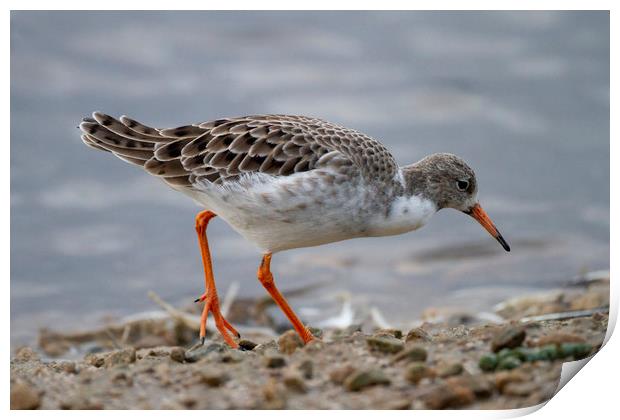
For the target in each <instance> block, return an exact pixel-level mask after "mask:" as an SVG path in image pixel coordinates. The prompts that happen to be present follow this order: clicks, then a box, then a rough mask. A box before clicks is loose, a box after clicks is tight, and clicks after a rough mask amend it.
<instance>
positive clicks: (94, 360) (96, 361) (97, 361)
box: [84, 353, 105, 368]
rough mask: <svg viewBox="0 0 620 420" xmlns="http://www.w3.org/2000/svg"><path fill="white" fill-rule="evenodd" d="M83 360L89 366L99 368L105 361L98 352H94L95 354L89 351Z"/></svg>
mask: <svg viewBox="0 0 620 420" xmlns="http://www.w3.org/2000/svg"><path fill="white" fill-rule="evenodd" d="M84 361H85V362H86V363H88V364H89V365H91V366H94V367H97V368H99V367H101V366H103V364H104V363H105V358H104V356H103V355H102V354H100V353H96V354H93V353H89V354H87V355H86V356H84Z"/></svg>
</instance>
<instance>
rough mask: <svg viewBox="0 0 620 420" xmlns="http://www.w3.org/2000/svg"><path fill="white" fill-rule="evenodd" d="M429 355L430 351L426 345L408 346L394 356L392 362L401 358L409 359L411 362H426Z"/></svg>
mask: <svg viewBox="0 0 620 420" xmlns="http://www.w3.org/2000/svg"><path fill="white" fill-rule="evenodd" d="M427 357H428V353H427V352H426V349H425V348H424V347H420V346H408V347H405V349H404V350H403V351H401V352H400V353H398V354H397V355H395V356H394V357H393V358H392V362H398V361H400V360H403V359H404V360H407V361H410V362H424V361H425V360H426V358H427Z"/></svg>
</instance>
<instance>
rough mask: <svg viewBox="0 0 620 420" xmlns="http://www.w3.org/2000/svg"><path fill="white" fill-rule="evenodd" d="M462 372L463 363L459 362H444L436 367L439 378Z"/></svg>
mask: <svg viewBox="0 0 620 420" xmlns="http://www.w3.org/2000/svg"><path fill="white" fill-rule="evenodd" d="M461 373H463V365H462V364H460V363H449V364H444V365H442V366H440V367H439V368H437V376H439V377H441V378H448V377H450V376H457V375H460V374H461Z"/></svg>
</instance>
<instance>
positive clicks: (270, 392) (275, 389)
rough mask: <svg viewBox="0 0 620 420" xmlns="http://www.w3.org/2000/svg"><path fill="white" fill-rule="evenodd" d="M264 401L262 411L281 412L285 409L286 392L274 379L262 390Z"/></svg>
mask: <svg viewBox="0 0 620 420" xmlns="http://www.w3.org/2000/svg"><path fill="white" fill-rule="evenodd" d="M262 392H263V397H264V399H265V402H264V406H263V408H264V409H268V410H282V409H283V408H285V407H286V392H285V391H284V389H282V387H281V386H280V385H278V383H277V382H276V380H275V379H274V378H271V379H269V381H267V383H266V384H265V385H264V386H263V388H262Z"/></svg>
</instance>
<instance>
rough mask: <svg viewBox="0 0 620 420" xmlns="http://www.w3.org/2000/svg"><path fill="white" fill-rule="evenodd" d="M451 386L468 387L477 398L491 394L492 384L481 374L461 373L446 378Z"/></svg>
mask: <svg viewBox="0 0 620 420" xmlns="http://www.w3.org/2000/svg"><path fill="white" fill-rule="evenodd" d="M446 383H447V384H448V385H451V386H462V387H465V388H468V389H470V390H471V391H472V392H473V393H474V394H475V395H476V397H478V398H488V397H490V396H491V394H493V384H492V383H491V382H490V381H489V380H488V379H486V378H485V377H484V376H483V375H480V376H473V375H462V376H458V377H453V378H448V379H446Z"/></svg>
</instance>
